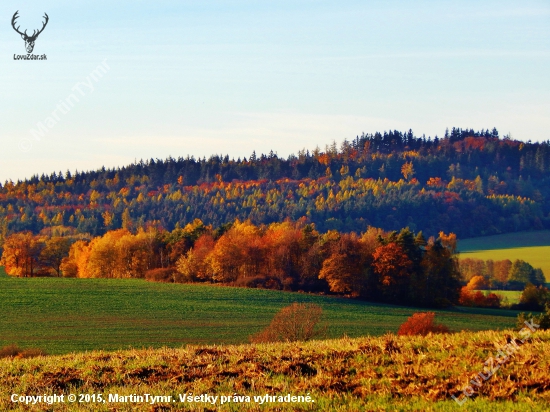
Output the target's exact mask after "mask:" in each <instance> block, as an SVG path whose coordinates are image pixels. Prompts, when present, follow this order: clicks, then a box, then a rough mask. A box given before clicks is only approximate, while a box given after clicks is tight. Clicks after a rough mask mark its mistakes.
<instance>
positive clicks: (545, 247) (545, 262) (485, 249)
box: [458, 230, 550, 281]
mask: <svg viewBox="0 0 550 412" xmlns="http://www.w3.org/2000/svg"><path fill="white" fill-rule="evenodd" d="M458 248H459V250H460V252H461V254H460V256H461V257H462V258H467V257H469V258H476V259H483V260H487V259H493V260H504V259H510V260H511V261H514V260H515V259H522V260H524V261H526V262H529V263H530V264H531V265H532V266H534V267H536V268H541V269H542V271H543V272H544V274H545V276H546V280H547V281H550V231H549V230H541V231H536V232H518V233H507V234H504V235H495V236H484V237H478V238H473V239H464V240H461V241H459V245H458Z"/></svg>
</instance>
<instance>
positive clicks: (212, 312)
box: [0, 277, 517, 354]
mask: <svg viewBox="0 0 550 412" xmlns="http://www.w3.org/2000/svg"><path fill="white" fill-rule="evenodd" d="M0 302H2V303H1V305H2V312H3V316H2V317H1V318H0V346H5V345H8V344H17V345H19V346H20V347H22V348H27V347H35V348H40V349H43V350H46V351H47V352H48V353H51V354H62V353H68V352H75V351H76V352H79V351H88V350H94V349H103V350H116V349H125V348H149V347H162V346H168V347H180V346H182V345H184V344H189V343H193V344H214V343H216V344H226V343H243V342H247V341H248V337H249V336H250V335H251V334H253V333H256V332H258V331H259V330H261V329H262V328H263V327H265V326H267V325H268V324H269V322H270V320H271V319H272V318H273V315H274V314H275V313H276V312H277V311H278V310H279V309H281V308H282V307H284V306H286V305H288V304H290V303H292V302H312V303H316V304H318V305H320V306H321V307H322V308H323V311H324V313H323V322H324V324H325V325H327V332H326V337H328V338H337V337H341V336H343V335H347V336H349V337H357V336H365V335H374V336H378V335H382V334H384V333H386V332H388V331H391V332H396V331H397V330H398V328H399V326H400V325H401V323H403V322H404V321H405V320H406V319H407V317H409V316H411V314H412V313H414V312H417V311H423V310H425V309H420V308H409V307H400V306H392V305H384V304H376V303H370V302H362V301H358V300H352V299H345V298H336V297H330V296H317V295H308V294H300V293H289V292H280V291H271V290H261V289H245V288H231V287H217V286H210V285H185V284H163V283H151V282H146V281H143V280H135V279H123V280H120V279H63V278H61V279H60V278H10V277H8V278H0ZM436 312H437V316H436V319H437V320H438V321H440V322H442V323H445V324H446V325H447V326H449V327H450V328H451V329H453V330H457V331H458V330H463V329H464V330H474V331H476V330H486V329H506V328H511V327H514V326H515V323H516V315H517V312H515V311H504V310H491V309H473V308H457V309H454V310H446V311H436Z"/></svg>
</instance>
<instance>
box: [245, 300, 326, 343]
mask: <svg viewBox="0 0 550 412" xmlns="http://www.w3.org/2000/svg"><path fill="white" fill-rule="evenodd" d="M322 313H323V309H322V308H321V307H320V306H319V305H315V304H313V303H296V302H294V303H293V304H292V305H289V306H286V307H284V308H282V309H281V310H280V311H279V312H278V313H277V314H276V315H275V317H274V318H273V320H272V321H271V323H270V324H269V326H268V327H267V328H265V329H264V330H262V331H261V332H259V333H257V334H255V335H252V336H250V341H251V342H253V343H264V342H281V341H286V342H295V341H306V340H310V339H312V338H314V337H317V336H319V335H320V334H322V332H323V331H322V330H320V329H319V328H317V324H318V323H319V320H320V319H321V315H322Z"/></svg>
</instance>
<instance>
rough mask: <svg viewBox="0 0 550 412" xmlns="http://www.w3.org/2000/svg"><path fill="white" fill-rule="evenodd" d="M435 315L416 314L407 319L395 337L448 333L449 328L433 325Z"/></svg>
mask: <svg viewBox="0 0 550 412" xmlns="http://www.w3.org/2000/svg"><path fill="white" fill-rule="evenodd" d="M434 317H435V313H433V312H417V313H413V315H412V316H411V317H410V318H408V319H407V320H406V321H405V322H404V323H403V324H402V325H401V326H400V327H399V331H398V332H397V335H399V336H407V335H422V336H425V335H427V334H428V333H449V328H448V327H447V326H445V325H442V324H437V323H434Z"/></svg>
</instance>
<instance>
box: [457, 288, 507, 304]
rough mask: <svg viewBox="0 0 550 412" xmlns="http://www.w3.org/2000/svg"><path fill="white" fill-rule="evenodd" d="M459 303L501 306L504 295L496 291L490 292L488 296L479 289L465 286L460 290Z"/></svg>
mask: <svg viewBox="0 0 550 412" xmlns="http://www.w3.org/2000/svg"><path fill="white" fill-rule="evenodd" d="M458 304H459V305H461V306H475V307H478V308H497V309H498V308H500V307H501V304H502V296H500V295H497V294H495V293H489V294H488V295H487V296H485V294H484V293H483V292H481V291H479V290H476V291H474V290H471V289H470V288H469V287H468V286H465V287H463V288H462V289H461V291H460V297H459V298H458Z"/></svg>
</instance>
